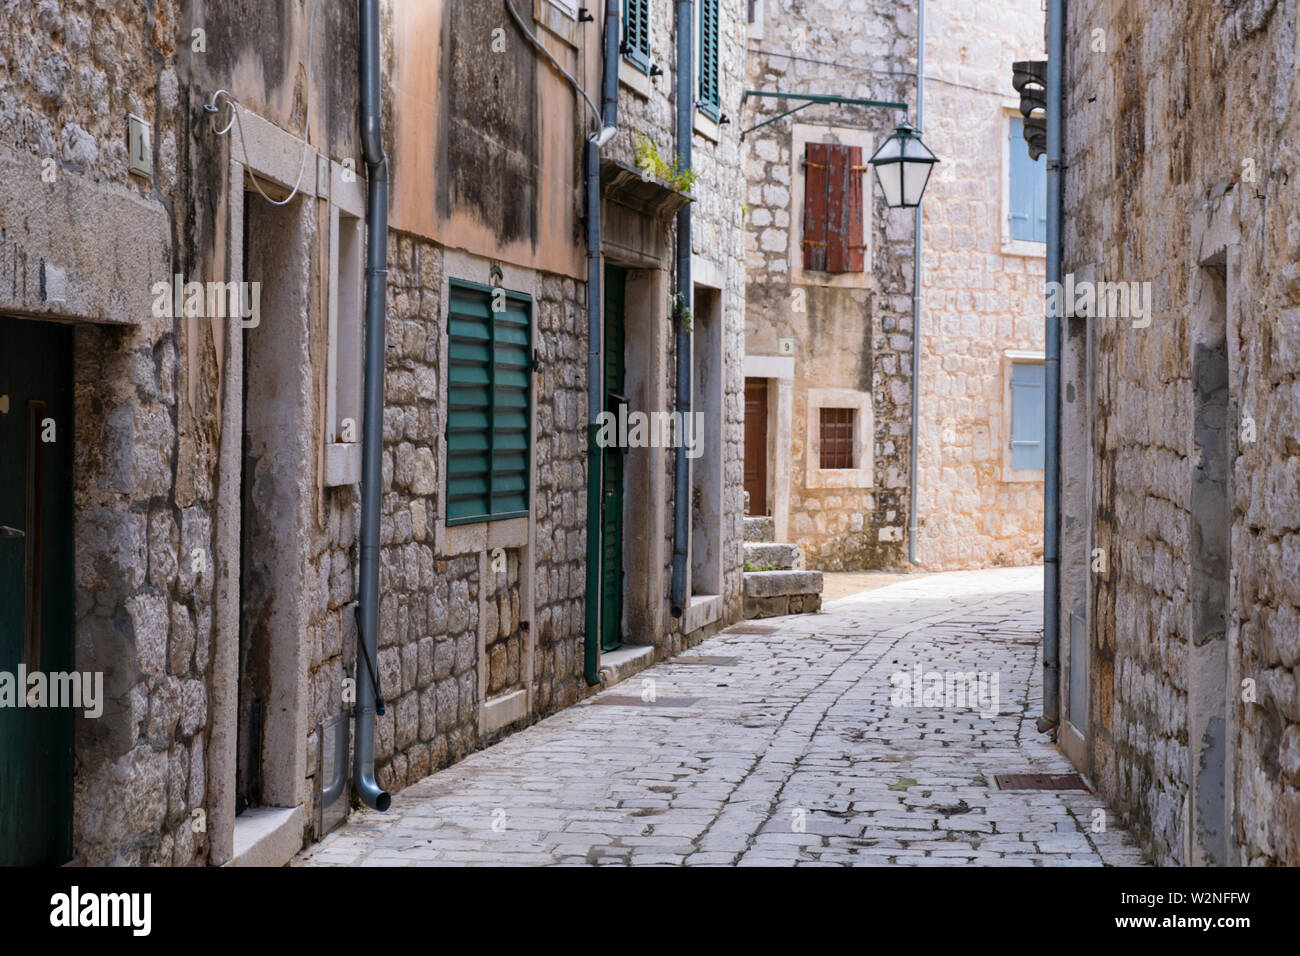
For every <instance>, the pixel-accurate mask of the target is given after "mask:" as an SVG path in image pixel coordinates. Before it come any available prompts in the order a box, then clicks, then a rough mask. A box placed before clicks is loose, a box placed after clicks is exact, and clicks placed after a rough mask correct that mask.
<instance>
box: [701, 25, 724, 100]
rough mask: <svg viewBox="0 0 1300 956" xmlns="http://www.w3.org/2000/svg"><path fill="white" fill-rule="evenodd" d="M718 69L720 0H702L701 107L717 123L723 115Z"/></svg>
mask: <svg viewBox="0 0 1300 956" xmlns="http://www.w3.org/2000/svg"><path fill="white" fill-rule="evenodd" d="M718 69H719V67H718V0H700V100H699V108H700V112H702V113H703V114H704V115H705V116H707V117H708V118H709V119H711V120H713V121H714V122H715V123H716V122H717V121H718V120H719V119H720V118H721V116H722V89H721V86H720V85H719V79H718Z"/></svg>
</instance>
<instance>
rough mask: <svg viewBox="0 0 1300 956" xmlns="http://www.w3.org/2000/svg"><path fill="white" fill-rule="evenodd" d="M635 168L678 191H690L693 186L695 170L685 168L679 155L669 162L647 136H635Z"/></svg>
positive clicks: (643, 174)
mask: <svg viewBox="0 0 1300 956" xmlns="http://www.w3.org/2000/svg"><path fill="white" fill-rule="evenodd" d="M636 168H637V169H639V170H641V175H642V176H653V177H654V178H656V179H658V180H661V181H662V182H664V183H667V184H668V185H669V186H670V187H672V188H673V189H675V190H676V191H677V192H679V193H690V191H691V190H692V189H694V188H695V170H693V169H686V168H685V164H684V163H683V162H682V158H681V156H677V157H675V158H674V159H673V161H672V162H671V163H669V162H668V161H667V160H665V159H664V158H663V156H661V155H660V154H659V147H658V146H656V145H655V144H654V142H653V141H652V140H651V139H650V138H649V137H646V136H638V137H637V138H636Z"/></svg>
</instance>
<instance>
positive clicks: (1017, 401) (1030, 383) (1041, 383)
mask: <svg viewBox="0 0 1300 956" xmlns="http://www.w3.org/2000/svg"><path fill="white" fill-rule="evenodd" d="M1045 376H1046V366H1044V365H1042V364H1040V363H1038V362H1017V363H1016V364H1014V365H1012V366H1011V467H1012V468H1027V469H1031V470H1038V471H1041V470H1043V467H1044V454H1043V452H1044V449H1043V435H1044V429H1045V427H1046V415H1047V407H1046V400H1045V397H1044V396H1045V394H1046V388H1045V385H1046V378H1045Z"/></svg>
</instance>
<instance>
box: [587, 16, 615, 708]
mask: <svg viewBox="0 0 1300 956" xmlns="http://www.w3.org/2000/svg"><path fill="white" fill-rule="evenodd" d="M618 8H619V0H605V33H604V46H603V53H602V60H603V63H602V67H603V75H602V77H601V117H600V120H601V126H602V128H601V129H600V130H598V131H597V132H596V133H594V134H592V135H591V136H589V137H588V138H587V141H586V150H585V165H586V174H585V177H584V178H585V182H584V186H585V188H586V194H587V582H586V585H587V595H586V606H585V608H584V610H585V612H586V639H585V641H584V642H583V661H582V663H583V677H584V678H585V679H586V681H587V683H588V685H593V684H599V683H600V598H601V594H602V593H603V591H604V589H603V587H602V578H603V576H602V573H601V569H602V562H601V554H600V550H601V534H600V510H601V491H602V487H601V486H602V470H603V467H604V455H603V453H602V449H601V447H600V445H599V443H598V442H597V441H596V437H597V435H598V434H599V432H600V425H599V421H600V413H601V412H602V411H603V410H604V406H605V387H604V382H605V376H604V372H605V368H604V356H605V352H604V347H603V336H604V323H603V321H602V317H603V316H604V305H605V304H604V302H603V301H602V300H601V290H602V288H603V286H602V283H601V280H602V276H601V258H600V148H601V146H602V145H603V144H604V143H606V142H608V140H609V139H610V138H611V137H612V136H613V134H614V131H615V130H616V129H617V126H618V37H619V9H618Z"/></svg>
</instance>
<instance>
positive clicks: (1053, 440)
mask: <svg viewBox="0 0 1300 956" xmlns="http://www.w3.org/2000/svg"><path fill="white" fill-rule="evenodd" d="M1064 37H1065V0H1048V3H1047V276H1046V278H1047V282H1048V287H1049V288H1051V283H1053V282H1060V281H1061V249H1062V245H1061V130H1062V121H1063V119H1064V117H1062V115H1061V109H1062V104H1063V103H1064V102H1065V96H1064V90H1062V89H1061V83H1062V78H1063V77H1064V75H1065V70H1064V66H1065V64H1064V63H1063V62H1062V61H1063V59H1064V56H1065V40H1064ZM1046 322H1047V353H1046V362H1045V365H1046V367H1045V369H1044V375H1045V378H1046V383H1045V384H1046V396H1045V397H1046V401H1047V409H1046V411H1047V421H1046V427H1045V428H1044V434H1043V440H1044V445H1045V448H1044V452H1045V459H1046V460H1045V461H1044V473H1043V716H1042V717H1040V718H1039V719H1038V724H1037V726H1038V730H1039V732H1040V733H1051V734H1053V735H1055V732H1056V728H1057V725H1058V724H1059V723H1060V719H1061V614H1060V605H1061V595H1060V588H1061V570H1060V526H1061V458H1060V435H1061V320H1060V318H1059V317H1055V316H1052V315H1051V314H1050V313H1046Z"/></svg>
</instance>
